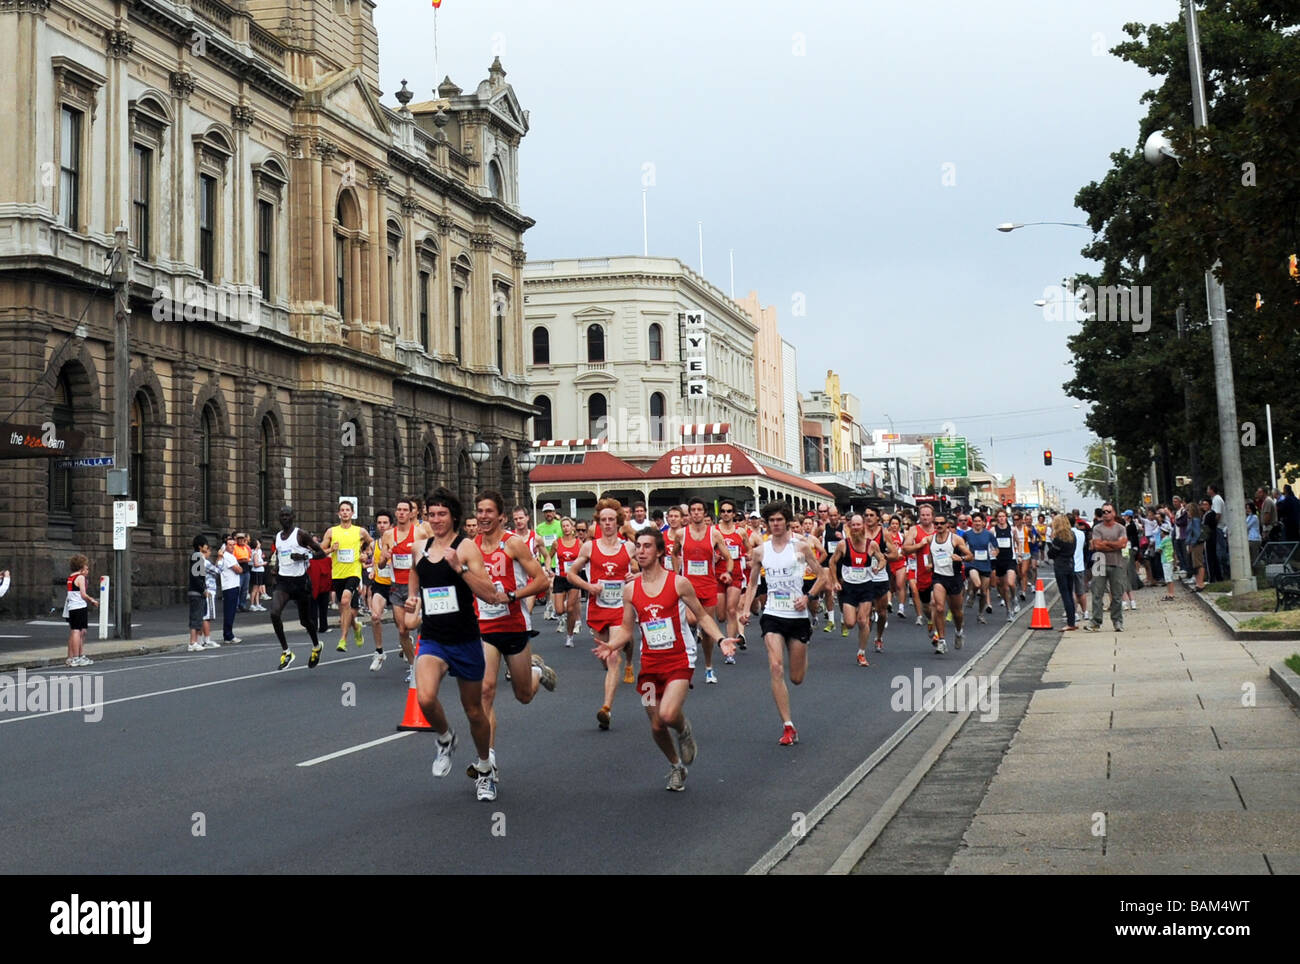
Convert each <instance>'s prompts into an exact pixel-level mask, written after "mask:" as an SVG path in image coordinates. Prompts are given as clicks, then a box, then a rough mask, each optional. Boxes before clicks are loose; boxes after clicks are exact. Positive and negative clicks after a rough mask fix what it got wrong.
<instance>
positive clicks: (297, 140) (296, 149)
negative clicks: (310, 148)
mask: <svg viewBox="0 0 1300 964" xmlns="http://www.w3.org/2000/svg"><path fill="white" fill-rule="evenodd" d="M302 141H303V139H302V138H301V137H299V136H298V135H297V134H290V135H289V136H288V137H287V138H285V142H284V146H285V147H286V148H287V149H288V151H289V156H290V157H294V158H301V157H302Z"/></svg>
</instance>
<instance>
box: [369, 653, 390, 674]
mask: <svg viewBox="0 0 1300 964" xmlns="http://www.w3.org/2000/svg"><path fill="white" fill-rule="evenodd" d="M387 658H388V654H387V653H375V657H374V659H372V660H371V661H370V672H372V673H378V672H379V670H380V667H382V666H383V665H384V660H385V659H387Z"/></svg>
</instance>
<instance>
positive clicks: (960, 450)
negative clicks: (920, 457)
mask: <svg viewBox="0 0 1300 964" xmlns="http://www.w3.org/2000/svg"><path fill="white" fill-rule="evenodd" d="M969 471H970V470H969V469H968V467H967V464H966V440H965V439H964V438H961V437H955V438H936V439H935V440H934V474H935V475H940V476H955V477H957V478H961V479H964V478H966V476H967V475H968V474H969Z"/></svg>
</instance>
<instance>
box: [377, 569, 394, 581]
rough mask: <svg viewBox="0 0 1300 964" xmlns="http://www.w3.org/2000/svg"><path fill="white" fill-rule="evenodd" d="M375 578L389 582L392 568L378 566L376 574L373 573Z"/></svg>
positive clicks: (391, 576)
mask: <svg viewBox="0 0 1300 964" xmlns="http://www.w3.org/2000/svg"><path fill="white" fill-rule="evenodd" d="M375 578H377V579H390V580H391V579H392V578H393V567H392V566H391V565H388V566H380V567H379V570H378V572H376V573H375Z"/></svg>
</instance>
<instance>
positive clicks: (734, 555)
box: [727, 542, 740, 559]
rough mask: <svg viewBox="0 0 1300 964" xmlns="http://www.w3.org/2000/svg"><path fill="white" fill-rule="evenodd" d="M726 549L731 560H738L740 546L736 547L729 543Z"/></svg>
mask: <svg viewBox="0 0 1300 964" xmlns="http://www.w3.org/2000/svg"><path fill="white" fill-rule="evenodd" d="M727 549H728V550H730V552H731V558H732V559H739V558H740V546H738V545H736V544H735V543H734V542H729V543H727Z"/></svg>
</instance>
